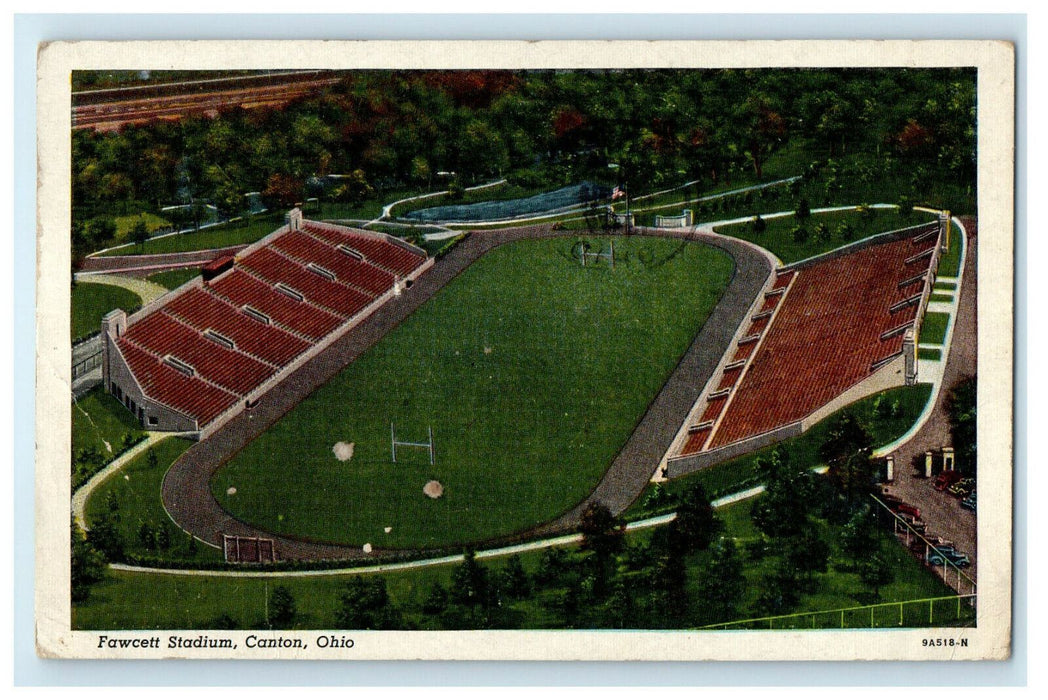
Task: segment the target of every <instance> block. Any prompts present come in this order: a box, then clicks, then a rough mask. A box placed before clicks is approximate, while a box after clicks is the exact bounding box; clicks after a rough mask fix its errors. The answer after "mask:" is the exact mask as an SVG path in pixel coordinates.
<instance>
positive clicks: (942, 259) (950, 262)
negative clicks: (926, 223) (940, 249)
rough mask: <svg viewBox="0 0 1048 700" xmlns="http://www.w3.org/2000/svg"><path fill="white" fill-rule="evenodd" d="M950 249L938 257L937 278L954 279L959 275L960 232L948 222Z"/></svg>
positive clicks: (953, 224)
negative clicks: (949, 227)
mask: <svg viewBox="0 0 1048 700" xmlns="http://www.w3.org/2000/svg"><path fill="white" fill-rule="evenodd" d="M950 226H951V229H952V230H951V232H950V249H949V250H948V251H946V252H945V253H943V254H942V255H940V256H939V268H938V270H937V271H936V276H938V277H956V276H957V275H959V274H961V247H962V246H961V232H960V229H958V228H957V224H955V223H953V222H950Z"/></svg>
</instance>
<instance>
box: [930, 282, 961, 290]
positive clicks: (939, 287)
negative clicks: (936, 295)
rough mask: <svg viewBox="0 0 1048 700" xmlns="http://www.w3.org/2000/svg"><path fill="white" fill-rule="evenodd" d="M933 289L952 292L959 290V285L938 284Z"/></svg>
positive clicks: (951, 283) (952, 283)
mask: <svg viewBox="0 0 1048 700" xmlns="http://www.w3.org/2000/svg"><path fill="white" fill-rule="evenodd" d="M933 289H936V290H942V291H947V292H952V291H955V290H956V289H957V285H956V284H955V283H954V282H936V283H935V286H934V287H933Z"/></svg>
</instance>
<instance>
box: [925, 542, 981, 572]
mask: <svg viewBox="0 0 1048 700" xmlns="http://www.w3.org/2000/svg"><path fill="white" fill-rule="evenodd" d="M946 562H949V563H951V564H953V565H954V566H956V567H957V568H959V569H963V568H965V567H966V566H971V565H972V560H971V559H969V558H968V555H967V554H965V553H964V552H958V551H957V550H956V549H954V548H953V547H938V548H936V549H933V550H932V551H931V552H929V553H928V563H929V564H931V565H932V566H942V565H943V564H945V563H946Z"/></svg>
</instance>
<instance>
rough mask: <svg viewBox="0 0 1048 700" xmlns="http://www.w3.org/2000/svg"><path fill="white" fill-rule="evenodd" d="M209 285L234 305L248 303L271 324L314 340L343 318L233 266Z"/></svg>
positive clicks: (334, 327) (332, 328)
mask: <svg viewBox="0 0 1048 700" xmlns="http://www.w3.org/2000/svg"><path fill="white" fill-rule="evenodd" d="M211 288H212V289H214V290H215V291H216V292H217V293H218V294H221V295H222V296H223V297H225V298H226V299H229V300H230V301H231V302H232V303H233V304H235V305H237V306H238V307H242V306H245V305H249V306H251V307H253V308H255V309H258V310H259V311H261V312H262V313H264V314H265V315H267V316H269V317H270V318H271V319H272V320H273V321H274V322H275V323H279V324H280V325H282V326H284V327H285V328H289V329H291V330H292V331H294V332H295V333H300V334H302V335H304V336H306V337H307V338H308V339H309V340H312V341H317V340H320V339H321V338H323V337H324V336H325V335H327V334H328V333H330V332H331V331H333V330H335V329H336V328H338V327H339V326H340V325H341V324H342V322H343V320H344V319H342V318H341V317H340V316H336V315H335V314H333V313H331V312H329V311H325V310H324V309H321V308H320V307H319V306H313V305H312V304H308V303H306V302H301V301H295V300H294V299H292V298H291V297H289V296H287V295H285V294H281V293H280V292H278V291H277V290H276V289H274V288H273V285H271V284H267V283H265V282H263V281H262V280H260V279H258V278H257V277H254V276H252V275H249V274H248V273H246V272H244V271H242V270H238V269H236V268H234V269H233V270H232V271H231V272H227V273H226V274H224V275H222V277H220V278H218V279H217V280H215V281H214V282H213V283H212V284H211Z"/></svg>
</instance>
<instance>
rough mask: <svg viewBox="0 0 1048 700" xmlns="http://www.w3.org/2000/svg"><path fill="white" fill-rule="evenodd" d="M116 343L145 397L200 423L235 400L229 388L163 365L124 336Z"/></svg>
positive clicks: (210, 419)
mask: <svg viewBox="0 0 1048 700" xmlns="http://www.w3.org/2000/svg"><path fill="white" fill-rule="evenodd" d="M118 346H119V348H120V353H121V354H122V355H123V356H124V359H125V360H126V361H127V365H128V367H129V368H130V370H131V373H132V374H134V375H135V380H136V381H138V383H139V385H140V386H141V387H142V390H143V391H144V392H145V394H146V395H147V396H149V397H150V398H152V399H154V400H156V401H159V402H160V403H162V404H164V405H166V406H170V407H171V408H174V409H175V410H178V411H181V412H182V413H185V414H186V415H189V416H192V417H194V418H196V419H197V422H198V423H199V424H200V425H206V424H207V423H210V422H211V421H212V420H214V419H215V418H217V417H218V416H219V414H221V413H222V412H223V411H225V410H226V409H228V408H229V407H230V406H232V405H233V404H234V403H236V401H237V397H236V396H235V395H233V394H231V393H229V392H228V391H224V390H222V389H220V388H218V387H216V386H213V385H211V384H208V383H207V382H205V381H203V380H202V379H199V378H197V377H189V376H186V375H185V374H182V373H181V372H179V371H178V370H177V369H174V368H173V367H169V366H167V365H165V364H164V363H163V362H162V361H161V360H160V358H158V357H156V356H155V355H152V354H150V353H149V352H147V351H146V350H143V349H141V348H139V347H138V346H136V345H135V344H134V343H131V342H129V341H127V340H126V336H124V338H121V339H120V341H118Z"/></svg>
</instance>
